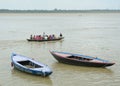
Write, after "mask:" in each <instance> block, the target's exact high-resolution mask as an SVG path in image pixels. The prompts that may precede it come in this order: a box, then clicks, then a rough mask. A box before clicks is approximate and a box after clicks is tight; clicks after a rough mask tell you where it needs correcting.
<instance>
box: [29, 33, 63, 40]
mask: <svg viewBox="0 0 120 86" xmlns="http://www.w3.org/2000/svg"><path fill="white" fill-rule="evenodd" d="M57 38H62V33H60V35H59V36H58V37H57V36H55V34H50V35H47V34H45V32H44V33H43V35H30V39H31V40H53V39H57Z"/></svg>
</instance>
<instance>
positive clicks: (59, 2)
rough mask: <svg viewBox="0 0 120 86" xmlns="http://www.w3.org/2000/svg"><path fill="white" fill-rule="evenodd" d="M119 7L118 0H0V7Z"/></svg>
mask: <svg viewBox="0 0 120 86" xmlns="http://www.w3.org/2000/svg"><path fill="white" fill-rule="evenodd" d="M55 8H57V9H63V10H65V9H66V10H70V9H72V10H81V9H83V10H86V9H120V0H0V9H21V10H27V9H29V10H30V9H31V10H33V9H38V10H53V9H55Z"/></svg>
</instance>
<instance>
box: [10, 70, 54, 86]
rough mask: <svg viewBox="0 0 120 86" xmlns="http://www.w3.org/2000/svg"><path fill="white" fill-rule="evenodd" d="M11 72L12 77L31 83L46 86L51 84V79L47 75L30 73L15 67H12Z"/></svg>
mask: <svg viewBox="0 0 120 86" xmlns="http://www.w3.org/2000/svg"><path fill="white" fill-rule="evenodd" d="M11 72H12V77H14V78H15V79H20V80H23V81H24V82H30V83H33V85H36V84H38V85H39V84H41V85H42V86H47V85H49V86H52V80H51V79H50V77H49V76H48V77H42V76H37V75H32V74H28V73H25V72H22V71H19V70H17V69H15V68H13V69H12V70H11Z"/></svg>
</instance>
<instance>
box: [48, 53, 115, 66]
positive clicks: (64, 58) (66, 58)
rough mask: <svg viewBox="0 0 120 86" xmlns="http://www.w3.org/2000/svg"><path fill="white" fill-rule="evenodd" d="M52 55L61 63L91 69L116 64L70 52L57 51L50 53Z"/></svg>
mask: <svg viewBox="0 0 120 86" xmlns="http://www.w3.org/2000/svg"><path fill="white" fill-rule="evenodd" d="M50 53H51V54H52V55H53V56H54V57H55V59H56V60H58V61H59V62H61V63H66V64H71V65H78V66H89V67H107V66H112V65H113V64H115V63H113V62H110V61H108V60H104V59H100V58H98V57H96V58H95V57H91V56H86V55H81V54H73V53H68V52H57V51H50Z"/></svg>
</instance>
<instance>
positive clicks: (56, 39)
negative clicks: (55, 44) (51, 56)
mask: <svg viewBox="0 0 120 86" xmlns="http://www.w3.org/2000/svg"><path fill="white" fill-rule="evenodd" d="M62 39H64V37H59V38H55V39H48V40H45V39H43V40H36V39H27V41H31V42H32V41H35V42H45V41H58V40H62Z"/></svg>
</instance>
